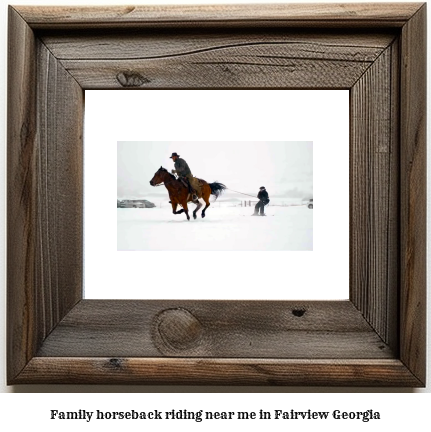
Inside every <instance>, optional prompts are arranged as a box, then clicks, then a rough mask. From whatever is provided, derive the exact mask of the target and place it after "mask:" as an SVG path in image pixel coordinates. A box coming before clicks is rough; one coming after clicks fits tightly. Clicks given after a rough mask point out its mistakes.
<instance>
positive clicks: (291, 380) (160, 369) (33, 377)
mask: <svg viewBox="0 0 431 432" xmlns="http://www.w3.org/2000/svg"><path fill="white" fill-rule="evenodd" d="M17 383H20V384H21V383H22V384H26V383H33V384H36V383H49V384H55V383H66V384H67V383H70V384H77V383H86V384H100V383H103V384H171V385H172V384H174V385H175V384H189V385H266V386H268V385H291V386H307V385H314V386H348V387H351V386H352V385H353V384H355V385H357V386H370V387H372V386H379V387H382V386H384V387H392V386H400V387H417V386H420V385H421V383H420V382H419V381H418V380H417V379H416V377H414V376H413V375H412V374H411V373H410V371H409V370H408V369H407V368H406V367H405V365H404V364H403V363H402V362H400V361H399V360H339V359H325V360H285V359H278V360H276V361H275V360H265V359H256V358H254V359H220V358H214V359H205V358H193V359H187V358H123V357H119V358H97V357H91V358H80V357H77V358H52V357H48V358H41V357H34V358H33V359H32V360H31V362H30V363H29V364H28V366H27V368H26V369H25V370H24V371H23V373H22V374H21V375H20V376H19V377H18V379H17Z"/></svg>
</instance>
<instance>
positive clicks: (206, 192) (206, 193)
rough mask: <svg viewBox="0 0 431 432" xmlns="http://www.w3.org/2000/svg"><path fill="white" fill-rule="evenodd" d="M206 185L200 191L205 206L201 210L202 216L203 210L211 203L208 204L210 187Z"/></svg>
mask: <svg viewBox="0 0 431 432" xmlns="http://www.w3.org/2000/svg"><path fill="white" fill-rule="evenodd" d="M205 186H206V187H205V188H204V190H203V191H202V198H203V199H204V201H205V204H206V205H205V207H204V209H203V210H202V217H203V218H204V217H205V210H206V209H207V208H208V207H209V206H210V205H211V204H210V195H211V187H210V186H209V185H205Z"/></svg>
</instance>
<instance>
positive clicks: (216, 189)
mask: <svg viewBox="0 0 431 432" xmlns="http://www.w3.org/2000/svg"><path fill="white" fill-rule="evenodd" d="M200 182H201V183H203V185H202V187H201V189H202V198H203V199H204V201H205V204H206V206H205V208H204V209H203V210H202V217H203V218H204V217H205V210H206V209H207V208H208V207H209V206H210V195H215V197H216V199H217V198H218V197H219V195H220V194H221V193H222V192H223V191H224V190H225V189H226V186H225V185H224V184H222V183H218V182H214V183H207V182H205V181H203V180H200ZM161 183H164V185H165V186H166V189H167V190H168V192H169V198H170V199H171V204H172V212H173V213H174V214H181V213H184V212H185V214H186V216H187V219H188V220H190V216H189V209H188V207H187V202H190V201H192V202H194V203H195V204H196V209H195V210H194V211H193V218H194V219H196V213H197V212H198V210H199V209H200V208H201V207H202V204H201V203H200V202H199V200H198V201H193V200H192V198H191V195H192V194H191V193H190V192H189V188H188V187H187V186H185V185H184V184H183V182H182V181H181V180H177V179H176V178H175V176H173V175H172V174H170V173H169V172H168V170H166V169H165V168H163V167H160V168H159V170H158V171H157V172H156V173H155V174H154V177H153V178H152V179H151V180H150V185H151V186H157V185H159V184H161ZM178 204H179V205H180V206H181V207H182V209H181V210H178V211H177V207H178Z"/></svg>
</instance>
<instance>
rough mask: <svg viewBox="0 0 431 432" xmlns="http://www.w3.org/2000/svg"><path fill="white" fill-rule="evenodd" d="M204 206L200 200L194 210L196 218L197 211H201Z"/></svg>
mask: <svg viewBox="0 0 431 432" xmlns="http://www.w3.org/2000/svg"><path fill="white" fill-rule="evenodd" d="M201 207H202V203H201V202H200V201H199V200H198V202H197V203H196V208H195V210H194V211H193V218H194V219H196V218H197V216H196V213H197V212H198V211H199V209H200V208H201Z"/></svg>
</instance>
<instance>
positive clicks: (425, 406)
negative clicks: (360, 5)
mask: <svg viewBox="0 0 431 432" xmlns="http://www.w3.org/2000/svg"><path fill="white" fill-rule="evenodd" d="M296 1H298V0H296ZM315 1H316V0H315ZM222 2H226V1H222ZM222 2H220V1H217V0H211V1H210V3H222ZM236 2H237V3H241V2H240V1H236ZM251 2H253V1H252V0H247V1H246V3H251ZM272 2H273V3H274V2H276V0H273V1H272ZM40 3H42V2H39V1H32V0H25V1H19V0H16V1H14V4H33V5H37V4H40ZM43 3H44V4H56V5H59V4H72V3H73V4H90V3H91V4H99V5H103V4H115V3H119V1H115V2H113V1H109V0H102V1H94V0H93V1H73V0H66V1H60V0H55V1H48V0H44V1H43ZM134 3H136V4H138V3H139V4H141V3H146V2H143V1H138V0H135V1H134ZM155 3H172V1H169V0H168V1H166V2H164V1H162V0H158V1H156V0H152V1H151V2H148V4H155ZM183 3H195V2H192V1H189V2H187V1H186V0H183ZM197 3H207V1H205V0H200V1H199V2H197ZM6 9H7V8H6V4H5V3H3V4H2V6H1V9H0V10H1V24H2V25H1V32H0V37H1V49H2V51H1V52H2V56H1V59H0V66H1V69H0V73H1V80H2V83H3V85H2V86H0V92H1V98H0V99H1V100H2V101H4V102H3V104H1V105H0V112H1V115H0V128H1V130H2V138H1V144H2V145H3V147H4V143H5V134H6V132H5V121H6V117H5V116H6V114H5V107H6V102H5V96H6V95H5V93H6V91H5V89H6V72H5V64H6V31H7V18H6V17H7V10H6ZM428 46H431V44H430V43H429V42H428ZM429 59H430V55H429V53H428V61H429ZM428 70H430V67H429V68H428ZM428 89H429V86H428ZM428 95H429V93H428ZM428 101H429V97H428ZM428 105H429V102H428ZM430 129H431V127H430V124H429V121H428V131H429V130H430ZM0 158H1V164H2V166H5V165H4V161H5V157H4V152H1V153H0ZM428 166H430V159H429V158H428ZM2 181H3V185H5V181H4V178H3V179H2ZM428 190H430V188H428ZM4 205H5V204H4V188H2V189H1V200H0V206H1V212H0V213H1V215H2V217H3V218H4ZM429 214H430V213H429V212H428V215H429ZM3 220H4V219H3ZM0 236H1V239H2V241H3V244H4V238H5V231H4V224H2V229H1V231H0ZM2 254H3V255H2V265H1V268H0V271H1V275H2V281H4V280H5V279H4V278H5V267H4V249H3V250H2ZM1 290H2V295H1V297H0V307H1V310H2V320H1V329H0V331H1V333H0V337H1V343H0V365H1V372H0V379H1V384H0V391H3V392H15V393H25V392H64V394H56V393H52V394H50V393H47V394H44V395H38V396H36V395H25V394H15V395H12V394H6V393H3V394H1V395H0V426H1V427H2V429H4V430H15V429H20V427H21V426H22V427H23V428H24V427H27V428H28V429H30V428H31V429H32V430H38V429H42V428H44V430H52V431H58V430H59V429H62V430H64V431H76V429H77V428H78V427H82V426H84V427H86V428H87V429H89V430H90V426H88V425H84V424H83V423H76V422H65V423H64V424H63V423H52V422H51V423H50V421H49V420H48V417H49V412H48V410H49V409H64V410H72V409H86V408H88V409H106V410H108V409H111V410H112V409H115V408H117V409H125V408H126V407H127V408H128V409H132V408H135V409H140V410H143V409H155V408H159V409H161V408H164V409H172V408H176V409H183V408H187V409H198V407H200V406H202V405H204V406H205V407H207V406H211V407H212V409H213V410H216V409H220V410H222V409H228V408H229V409H238V410H240V409H242V407H244V406H245V407H249V409H255V407H258V406H259V405H261V406H262V405H265V406H264V407H263V408H266V407H268V408H273V409H277V408H281V409H283V408H285V407H286V408H287V409H290V408H292V407H293V408H297V409H302V408H307V409H308V408H312V409H316V410H318V409H325V408H330V409H337V408H338V407H343V408H347V409H350V410H355V409H361V408H363V409H368V408H372V409H375V410H380V411H381V412H382V413H383V414H384V415H385V416H384V419H383V420H381V421H379V422H376V423H371V422H369V423H362V422H360V423H339V424H336V423H335V424H334V422H331V423H326V424H324V423H319V424H316V423H308V424H302V423H299V424H298V423H294V424H293V427H295V426H296V427H298V426H299V425H301V426H302V427H303V429H304V430H316V425H317V426H318V428H319V430H328V431H329V430H331V431H333V430H343V431H344V430H346V429H347V428H348V429H349V430H367V431H380V432H381V431H382V430H386V429H390V430H393V431H396V430H406V429H407V428H412V427H414V428H418V429H424V430H426V428H427V426H428V425H429V422H430V420H429V406H430V403H431V397H430V396H431V393H430V391H431V384H430V383H431V373H430V371H429V368H428V383H429V384H428V387H427V389H424V390H415V391H414V392H416V393H423V392H427V394H426V395H425V394H422V395H409V393H411V392H413V390H412V389H399V388H395V389H381V388H379V389H373V388H370V389H363V388H341V389H333V388H332V389H331V388H305V389H304V388H273V387H252V388H238V387H222V388H209V387H204V388H202V387H172V386H171V387H154V386H149V387H142V386H131V387H126V386H109V385H108V386H76V385H69V386H67V385H58V386H55V385H35V386H15V387H6V385H5V345H6V343H5V331H6V330H5V289H4V283H2V286H1ZM430 310H431V305H430V300H429V299H428V311H430ZM430 334H431V327H430V324H428V353H429V354H428V359H430V358H431V354H430V351H429V347H430V345H431V343H430V337H429V335H430ZM428 363H429V361H428ZM166 391H170V392H186V394H173V395H159V394H157V393H160V392H166ZM241 391H242V392H253V393H252V394H235V393H233V392H241ZM76 392H84V393H85V392H126V393H128V394H122V395H120V397H118V396H115V395H92V394H79V395H77V394H74V393H76ZM134 392H138V394H134ZM195 392H203V394H197V393H195ZM207 392H227V394H216V393H207ZM262 392H265V394H262ZM266 392H270V394H266ZM292 392H294V393H297V392H308V393H309V394H306V395H301V394H291V393H292ZM322 392H324V393H327V392H329V393H327V394H325V395H322V394H320V393H322ZM340 392H341V393H340ZM346 392H347V393H349V394H343V393H346ZM363 392H370V393H375V394H367V393H363ZM387 392H392V393H395V394H381V393H387ZM352 393H353V394H352ZM100 407H102V408H100ZM153 425H154V424H151V426H153ZM118 426H125V424H124V423H121V424H117V423H115V422H112V423H111V422H110V423H102V424H101V425H99V426H98V428H100V430H103V431H107V430H114V428H115V430H118ZM145 427H146V424H141V423H138V424H137V425H136V426H135V427H134V428H136V430H140V431H141V430H144V428H145ZM186 427H187V428H188V429H189V428H190V427H192V425H191V424H189V423H185V424H181V423H176V424H175V428H176V429H177V430H183V429H185V428H186ZM194 427H196V426H194ZM197 427H199V428H200V430H203V429H202V428H203V427H205V425H202V424H198V426H197ZM207 427H208V426H207ZM215 427H217V429H220V427H222V428H223V429H226V430H227V429H228V427H229V429H232V430H234V428H235V430H237V429H238V424H235V423H233V424H230V425H227V424H219V423H216V424H215V426H212V428H213V429H215ZM243 427H244V425H243ZM245 427H247V428H248V429H250V430H253V428H255V429H257V428H259V430H261V429H262V424H260V423H254V424H253V425H251V424H246V425H245ZM264 427H265V425H264ZM266 427H267V428H268V426H266ZM271 427H272V428H273V429H276V428H278V429H280V430H281V429H282V430H284V431H285V430H287V429H288V428H289V427H292V424H291V423H282V424H281V425H278V426H274V425H271ZM92 430H98V429H97V428H92ZM127 430H134V429H131V428H130V429H129V428H128V429H127Z"/></svg>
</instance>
